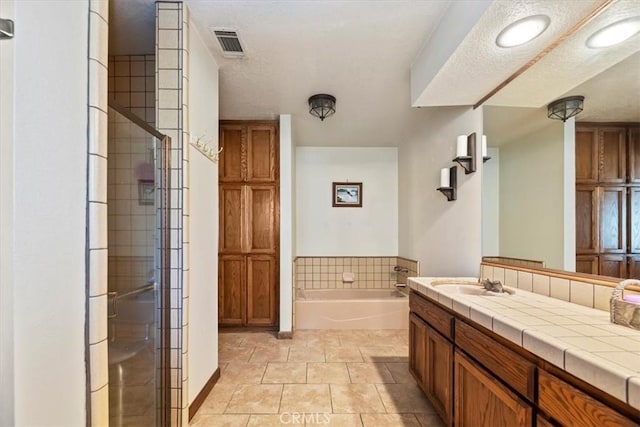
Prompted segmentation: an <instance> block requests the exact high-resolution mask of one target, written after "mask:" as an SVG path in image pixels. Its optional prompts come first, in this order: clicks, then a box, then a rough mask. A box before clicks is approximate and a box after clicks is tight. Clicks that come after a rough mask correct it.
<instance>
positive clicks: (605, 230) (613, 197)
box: [600, 187, 627, 253]
mask: <svg viewBox="0 0 640 427" xmlns="http://www.w3.org/2000/svg"><path fill="white" fill-rule="evenodd" d="M626 193H627V191H626V188H625V187H601V188H600V252H601V253H624V252H626V251H627V208H626V206H627V194H626Z"/></svg>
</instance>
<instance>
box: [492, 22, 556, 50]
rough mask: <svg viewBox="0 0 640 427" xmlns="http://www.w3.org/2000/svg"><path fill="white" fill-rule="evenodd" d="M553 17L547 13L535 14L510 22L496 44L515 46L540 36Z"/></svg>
mask: <svg viewBox="0 0 640 427" xmlns="http://www.w3.org/2000/svg"><path fill="white" fill-rule="evenodd" d="M550 22H551V19H549V17H548V16H547V15H533V16H528V17H526V18H522V19H520V20H518V21H516V22H514V23H513V24H509V25H507V26H506V27H505V29H504V30H502V31H500V34H498V37H497V38H496V44H497V45H498V46H500V47H514V46H520V45H521V44H525V43H526V42H528V41H531V40H533V39H535V38H536V37H538V36H539V35H540V34H542V33H543V32H544V30H546V29H547V27H548V26H549V23H550Z"/></svg>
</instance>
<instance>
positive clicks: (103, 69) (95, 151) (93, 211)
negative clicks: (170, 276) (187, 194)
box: [85, 0, 109, 426]
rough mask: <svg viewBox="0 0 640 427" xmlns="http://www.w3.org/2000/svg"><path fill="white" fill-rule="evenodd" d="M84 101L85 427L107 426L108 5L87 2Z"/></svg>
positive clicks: (102, 0) (105, 1)
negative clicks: (85, 116) (85, 241)
mask: <svg viewBox="0 0 640 427" xmlns="http://www.w3.org/2000/svg"><path fill="white" fill-rule="evenodd" d="M88 19H89V33H88V38H89V55H88V56H89V67H88V78H89V93H88V99H87V105H88V108H87V115H88V129H87V164H88V183H87V186H88V191H87V227H88V232H87V256H86V258H87V259H86V265H87V292H86V295H87V304H86V307H87V314H86V316H87V317H86V318H87V321H86V322H85V324H86V325H87V326H86V328H87V329H88V333H87V343H86V348H87V425H89V426H99V425H108V423H109V394H108V376H109V375H108V372H109V366H108V356H107V353H108V352H107V316H106V313H107V298H106V294H107V268H108V267H107V263H108V261H107V255H108V254H107V247H106V244H105V242H106V241H107V214H106V212H107V165H106V163H107V126H108V125H107V120H108V117H107V102H106V100H107V75H108V71H107V62H108V59H107V52H108V33H109V2H108V0H90V1H89V16H88Z"/></svg>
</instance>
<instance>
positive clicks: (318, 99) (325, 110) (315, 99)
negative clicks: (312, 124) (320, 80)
mask: <svg viewBox="0 0 640 427" xmlns="http://www.w3.org/2000/svg"><path fill="white" fill-rule="evenodd" d="M335 112H336V98H335V96H332V95H327V94H326V93H319V94H316V95H313V96H311V97H309V114H311V115H312V116H316V117H317V118H319V119H320V121H324V119H325V118H327V117H329V116H330V115H332V114H333V113H335Z"/></svg>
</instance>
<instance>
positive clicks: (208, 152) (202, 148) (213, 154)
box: [190, 137, 224, 163]
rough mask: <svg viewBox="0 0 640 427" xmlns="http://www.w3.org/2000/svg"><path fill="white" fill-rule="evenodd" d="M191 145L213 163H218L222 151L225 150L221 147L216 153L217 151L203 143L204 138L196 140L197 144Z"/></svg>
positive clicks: (192, 143)
mask: <svg viewBox="0 0 640 427" xmlns="http://www.w3.org/2000/svg"><path fill="white" fill-rule="evenodd" d="M190 144H191V145H192V146H193V147H194V148H195V149H196V150H198V151H199V152H200V153H202V155H203V156H205V157H206V158H208V159H209V160H211V161H212V162H213V163H218V157H219V156H220V153H222V149H223V148H224V147H221V148H220V149H219V150H217V151H216V150H215V149H213V148H211V147H210V146H209V144H207V143H205V142H203V141H202V137H198V138H196V142H190Z"/></svg>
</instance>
